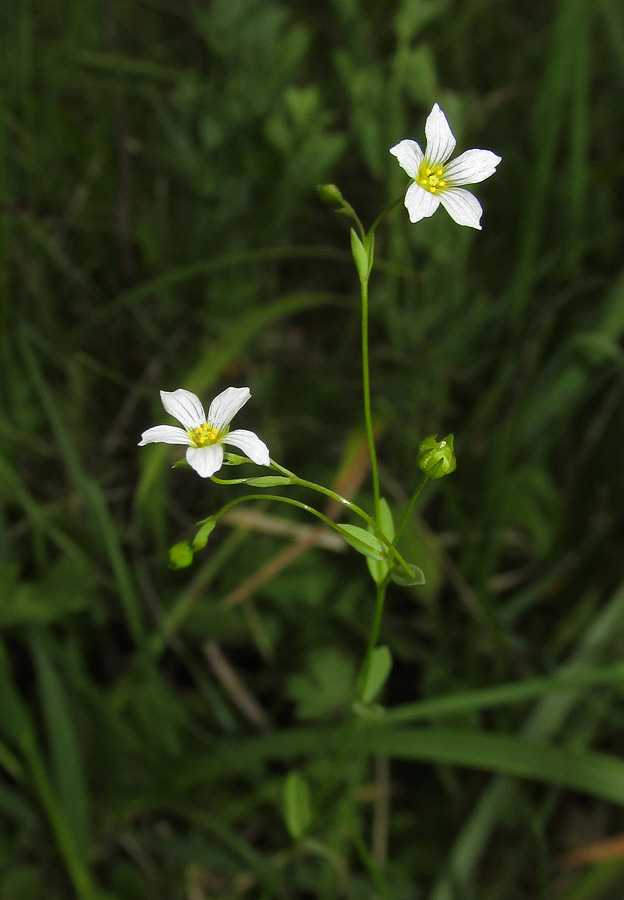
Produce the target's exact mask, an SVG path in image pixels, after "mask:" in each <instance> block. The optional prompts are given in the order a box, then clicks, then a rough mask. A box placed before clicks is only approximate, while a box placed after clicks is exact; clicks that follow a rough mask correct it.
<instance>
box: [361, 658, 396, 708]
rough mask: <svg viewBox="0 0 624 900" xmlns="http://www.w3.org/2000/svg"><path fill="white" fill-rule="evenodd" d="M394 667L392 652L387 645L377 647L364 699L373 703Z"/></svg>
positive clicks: (365, 686) (363, 692) (368, 675)
mask: <svg viewBox="0 0 624 900" xmlns="http://www.w3.org/2000/svg"><path fill="white" fill-rule="evenodd" d="M391 669H392V654H391V653H390V650H389V649H388V647H386V646H381V647H375V649H374V650H373V652H372V655H371V661H370V666H369V668H368V674H367V676H366V683H365V684H364V686H363V690H362V701H363V702H364V703H371V702H372V701H373V700H374V699H375V698H376V697H377V696H378V695H379V693H380V691H381V689H382V687H383V686H384V684H385V683H386V681H387V679H388V675H389V674H390V670H391Z"/></svg>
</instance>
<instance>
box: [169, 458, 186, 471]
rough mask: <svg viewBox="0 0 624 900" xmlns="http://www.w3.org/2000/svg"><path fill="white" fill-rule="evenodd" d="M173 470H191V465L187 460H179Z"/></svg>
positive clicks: (174, 464)
mask: <svg viewBox="0 0 624 900" xmlns="http://www.w3.org/2000/svg"><path fill="white" fill-rule="evenodd" d="M171 468H172V469H190V468H191V467H190V466H189V464H188V463H187V461H186V460H185V459H178V460H177V461H176V462H174V463H173V465H172V466H171Z"/></svg>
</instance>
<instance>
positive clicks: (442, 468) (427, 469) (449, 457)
mask: <svg viewBox="0 0 624 900" xmlns="http://www.w3.org/2000/svg"><path fill="white" fill-rule="evenodd" d="M436 439H437V434H430V435H429V437H428V438H425V439H424V441H423V442H422V444H421V445H420V447H419V448H418V456H417V457H416V462H417V463H418V468H419V469H422V471H423V472H424V473H425V475H426V476H427V478H444V476H445V475H450V474H451V472H454V471H455V469H456V468H457V460H456V459H455V451H454V449H453V441H454V438H453V435H452V434H447V436H446V437H445V438H444V439H443V440H441V441H438V440H436Z"/></svg>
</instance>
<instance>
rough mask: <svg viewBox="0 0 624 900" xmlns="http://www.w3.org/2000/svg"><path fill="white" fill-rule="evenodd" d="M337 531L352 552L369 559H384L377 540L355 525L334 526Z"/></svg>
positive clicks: (381, 548)
mask: <svg viewBox="0 0 624 900" xmlns="http://www.w3.org/2000/svg"><path fill="white" fill-rule="evenodd" d="M333 527H334V530H335V531H337V532H338V533H339V534H340V535H341V536H342V537H343V538H344V539H345V541H346V542H347V544H351V546H352V547H353V549H354V550H357V551H358V553H362V554H363V555H364V556H370V557H371V559H385V551H384V548H383V547H382V546H381V544H380V543H379V541H378V540H377V538H376V537H375V536H374V535H372V534H369V533H368V531H365V530H364V529H363V528H360V527H359V526H357V525H334V526H333Z"/></svg>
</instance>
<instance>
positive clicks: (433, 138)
mask: <svg viewBox="0 0 624 900" xmlns="http://www.w3.org/2000/svg"><path fill="white" fill-rule="evenodd" d="M425 134H426V135H427V149H426V150H425V159H426V160H427V162H428V163H429V165H430V166H436V165H439V164H441V163H445V162H446V161H447V159H448V158H449V156H450V155H451V153H452V152H453V150H454V149H455V144H456V143H457V141H456V140H455V137H454V135H453V132H452V131H451V126H450V125H449V123H448V121H447V118H446V116H445V115H444V113H443V112H442V110H441V109H440V107H439V106H438V104H437V103H434V105H433V109H432V110H431V112H430V113H429V116H428V117H427V121H426V122H425Z"/></svg>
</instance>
